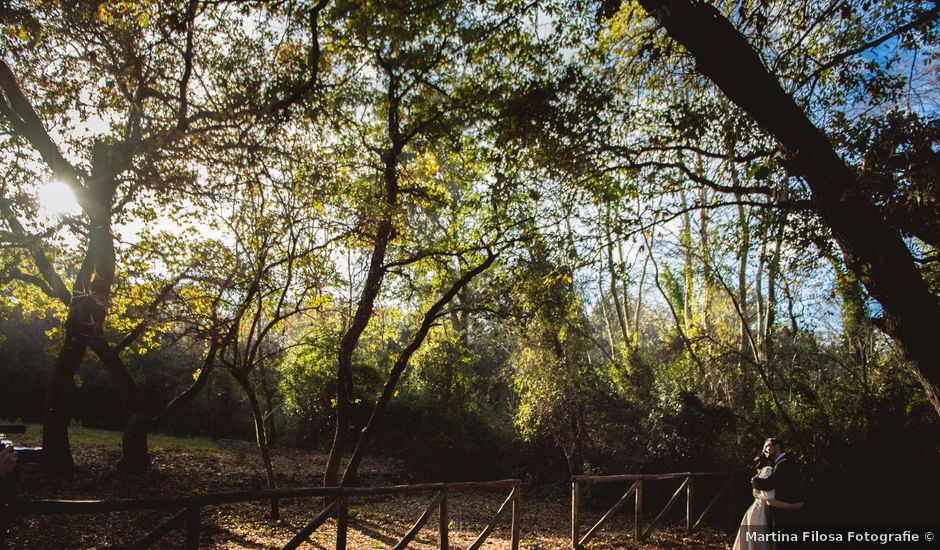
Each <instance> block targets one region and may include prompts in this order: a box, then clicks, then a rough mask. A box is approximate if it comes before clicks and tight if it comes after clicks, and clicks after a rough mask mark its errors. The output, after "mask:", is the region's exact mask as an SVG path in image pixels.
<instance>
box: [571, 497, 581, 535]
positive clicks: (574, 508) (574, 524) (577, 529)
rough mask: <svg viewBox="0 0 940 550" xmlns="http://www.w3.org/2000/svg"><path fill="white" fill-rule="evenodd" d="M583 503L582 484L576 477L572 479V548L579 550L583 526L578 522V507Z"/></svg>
mask: <svg viewBox="0 0 940 550" xmlns="http://www.w3.org/2000/svg"><path fill="white" fill-rule="evenodd" d="M580 505H581V485H580V484H579V483H578V481H577V480H576V479H572V480H571V548H572V549H573V550H578V534H579V533H580V532H581V526H580V525H579V524H578V508H579V507H580Z"/></svg>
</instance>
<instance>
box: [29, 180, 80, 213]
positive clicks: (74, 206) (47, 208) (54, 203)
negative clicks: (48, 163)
mask: <svg viewBox="0 0 940 550" xmlns="http://www.w3.org/2000/svg"><path fill="white" fill-rule="evenodd" d="M36 201H37V202H38V203H39V214H40V215H41V216H43V217H46V218H56V217H59V216H74V215H77V214H81V212H82V208H81V207H80V206H79V205H78V201H77V200H76V199H75V193H74V192H72V189H70V188H69V186H68V185H66V184H65V183H63V182H61V181H59V180H52V181H49V182H46V183H44V184H42V185H41V186H39V189H37V190H36Z"/></svg>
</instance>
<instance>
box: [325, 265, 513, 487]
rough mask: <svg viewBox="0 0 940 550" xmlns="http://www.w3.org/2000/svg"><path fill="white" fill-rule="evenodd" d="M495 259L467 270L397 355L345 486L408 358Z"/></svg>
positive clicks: (351, 479) (352, 479) (354, 474)
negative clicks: (445, 310)
mask: <svg viewBox="0 0 940 550" xmlns="http://www.w3.org/2000/svg"><path fill="white" fill-rule="evenodd" d="M495 260H496V255H495V254H492V253H491V254H488V255H487V257H486V259H485V260H483V262H482V263H480V265H478V266H476V267H475V268H473V269H471V270H470V271H468V272H466V273H464V274H463V275H462V276H461V277H460V278H459V279H457V281H456V282H455V283H454V284H453V285H452V286H451V287H450V289H449V290H448V291H447V292H445V293H444V294H443V295H442V296H441V297H440V298H439V299H438V300H437V301H436V302H435V303H434V304H432V305H431V307H430V308H428V310H427V311H426V312H425V313H424V319H423V320H422V322H421V326H420V327H418V330H417V331H416V332H415V335H414V336H413V337H412V338H411V342H409V343H408V345H407V346H405V347H404V349H402V350H401V352H399V354H398V357H396V358H395V363H394V364H393V365H392V370H391V371H390V372H389V374H388V379H387V380H386V381H385V387H384V388H383V389H382V395H380V396H379V399H378V401H377V402H376V404H375V407H374V408H373V409H372V415H371V416H370V417H369V421H368V422H367V423H366V425H365V427H364V428H363V429H362V432H361V433H360V434H359V440H358V441H357V442H356V448H355V450H354V451H353V453H352V456H351V457H350V459H349V464H347V465H346V470H345V471H344V472H343V478H342V485H350V484H353V483H355V481H356V478H357V476H358V475H359V465H360V464H361V463H362V459H363V458H364V457H365V451H366V449H367V448H368V446H369V442H370V439H371V437H372V435H373V433H374V432H375V430H376V428H377V427H378V425H379V422H381V420H382V417H383V416H384V414H385V409H386V408H387V407H388V403H389V402H390V401H391V400H392V396H393V395H395V389H396V387H397V385H398V380H399V378H401V375H402V373H403V372H405V368H407V367H408V361H410V360H411V356H412V355H414V353H415V352H416V351H418V348H420V347H421V344H422V343H423V342H424V339H425V338H426V337H427V335H428V332H429V331H430V330H431V326H432V325H433V324H434V322H435V320H436V319H437V318H438V316H439V315H440V313H441V311H442V310H443V309H444V308H445V307H446V306H447V304H449V303H450V302H451V300H453V299H454V296H456V295H457V293H458V292H460V290H461V289H462V288H464V287H466V286H467V284H469V283H470V281H472V280H473V278H474V277H476V276H477V275H479V274H480V273H483V272H484V271H486V270H487V269H488V268H489V267H490V266H491V265H493V262H494V261H495Z"/></svg>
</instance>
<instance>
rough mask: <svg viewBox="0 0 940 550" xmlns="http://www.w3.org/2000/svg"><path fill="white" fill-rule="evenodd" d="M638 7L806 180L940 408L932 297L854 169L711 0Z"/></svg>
mask: <svg viewBox="0 0 940 550" xmlns="http://www.w3.org/2000/svg"><path fill="white" fill-rule="evenodd" d="M640 4H641V5H642V6H643V7H644V9H645V10H646V11H647V12H648V13H649V14H650V15H651V16H653V17H654V18H655V19H656V20H657V21H658V22H659V24H660V25H661V26H662V27H663V28H665V29H666V31H667V32H668V33H669V35H670V36H671V37H672V38H673V39H674V40H676V41H677V42H679V43H680V44H682V45H683V46H684V47H685V48H686V49H687V50H688V51H689V52H690V53H691V54H692V55H693V56H694V57H695V59H696V66H697V69H698V71H699V72H700V73H701V74H702V75H704V76H705V77H707V78H709V79H710V80H712V82H714V83H715V85H716V86H718V88H719V89H720V90H721V91H722V92H723V93H724V94H725V95H726V96H728V98H729V99H730V100H731V101H732V102H734V103H735V104H736V105H737V106H738V107H740V108H741V109H742V110H743V111H744V112H746V113H747V114H749V115H750V116H751V117H752V118H753V119H754V120H755V121H756V122H757V123H758V124H759V125H760V126H761V127H762V128H763V129H764V130H765V131H766V132H767V133H768V134H770V135H771V136H773V138H774V139H775V140H776V141H777V143H778V144H779V146H780V149H781V152H782V153H783V154H784V156H785V157H786V159H787V160H788V162H789V164H790V165H791V166H792V167H793V168H794V169H795V170H796V171H797V172H798V173H799V174H800V175H801V176H802V177H803V178H804V179H805V180H806V183H807V184H808V185H809V188H810V190H811V192H812V204H813V207H814V209H815V211H816V213H817V214H818V215H819V217H820V218H821V219H822V220H823V221H824V222H825V224H826V225H827V226H828V227H829V229H830V230H831V232H832V236H833V239H834V240H835V241H836V243H837V244H838V245H839V248H840V249H841V250H842V254H843V257H844V259H845V263H846V265H847V266H848V267H849V268H850V269H851V270H852V272H853V273H855V274H856V275H857V276H858V278H859V280H860V281H861V282H862V284H864V286H865V289H866V290H867V291H868V293H869V294H870V295H871V296H872V297H873V298H874V299H876V300H877V301H878V302H879V303H880V304H881V307H882V310H883V323H881V325H882V327H883V329H884V330H885V332H886V333H887V334H889V335H890V336H891V337H892V338H893V339H894V340H895V341H896V342H897V343H898V345H899V346H900V348H901V349H902V350H903V352H904V354H905V356H906V357H907V358H908V359H909V360H911V361H912V362H913V364H914V366H915V369H916V374H917V376H918V378H919V379H920V381H921V384H922V385H923V387H924V391H925V392H926V395H927V397H928V399H929V400H930V402H931V403H932V404H933V406H934V408H935V409H936V411H937V413H938V415H940V358H938V355H937V354H936V350H935V345H936V327H938V326H940V304H938V302H937V298H936V297H935V296H934V295H933V294H932V293H931V292H930V290H929V289H928V287H927V285H926V284H925V282H924V280H923V278H922V277H921V274H920V272H919V271H918V269H917V266H916V264H915V262H914V258H913V256H912V254H911V252H910V250H909V249H908V247H907V245H906V244H905V242H904V240H903V239H902V237H901V235H900V233H899V232H898V231H897V230H896V229H894V228H892V227H890V226H889V225H888V224H887V223H886V222H885V220H884V218H883V217H882V216H881V215H880V213H879V212H878V210H877V209H876V208H875V206H874V205H873V204H872V202H871V199H870V198H869V197H867V196H865V194H864V191H863V189H864V186H862V185H860V182H859V181H858V179H857V177H856V174H855V173H854V172H853V170H852V169H850V168H849V167H848V166H847V165H846V163H845V162H844V161H843V160H842V158H840V157H839V155H838V153H837V152H836V151H835V149H834V148H833V146H832V144H831V143H830V142H829V140H828V138H827V137H826V135H825V134H824V133H823V132H822V131H821V130H820V129H819V128H817V127H816V126H814V125H813V123H812V122H811V121H810V120H809V118H808V117H807V116H806V113H804V112H803V110H802V109H801V108H800V107H799V106H798V105H797V104H796V102H795V101H794V99H793V97H792V96H791V95H789V94H787V92H786V91H784V90H783V88H781V86H780V83H779V82H778V81H777V79H776V78H775V77H774V75H773V74H771V73H770V71H769V70H768V69H767V67H766V66H765V65H764V64H763V62H762V61H761V59H760V57H759V56H758V54H757V52H755V51H754V49H753V48H752V47H751V45H750V44H749V43H748V41H747V40H746V39H745V38H744V37H743V36H742V35H741V33H739V32H738V31H737V30H736V29H735V28H734V26H733V25H732V24H731V22H730V21H728V19H726V18H725V17H724V16H722V15H721V13H720V12H719V11H718V10H717V9H715V8H714V7H713V6H711V5H709V4H706V3H703V2H693V1H692V0H640Z"/></svg>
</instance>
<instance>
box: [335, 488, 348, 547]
mask: <svg viewBox="0 0 940 550" xmlns="http://www.w3.org/2000/svg"><path fill="white" fill-rule="evenodd" d="M348 525H349V499H347V498H346V496H345V495H343V496H341V497H339V511H337V513H336V550H346V528H347V527H348Z"/></svg>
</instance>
